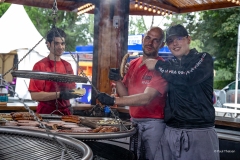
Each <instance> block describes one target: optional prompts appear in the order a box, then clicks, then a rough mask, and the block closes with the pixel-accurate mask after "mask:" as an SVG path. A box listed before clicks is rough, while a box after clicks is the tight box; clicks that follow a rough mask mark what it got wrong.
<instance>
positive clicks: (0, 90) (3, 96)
mask: <svg viewBox="0 0 240 160" xmlns="http://www.w3.org/2000/svg"><path fill="white" fill-rule="evenodd" d="M7 101H8V90H7V89H6V88H5V87H0V102H7Z"/></svg>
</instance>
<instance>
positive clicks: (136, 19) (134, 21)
mask: <svg viewBox="0 0 240 160" xmlns="http://www.w3.org/2000/svg"><path fill="white" fill-rule="evenodd" d="M146 31H147V26H146V24H145V21H144V18H143V16H130V17H129V29H128V34H129V35H137V34H143V33H146Z"/></svg>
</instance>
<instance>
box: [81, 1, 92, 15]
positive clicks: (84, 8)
mask: <svg viewBox="0 0 240 160" xmlns="http://www.w3.org/2000/svg"><path fill="white" fill-rule="evenodd" d="M94 8H95V5H93V4H92V3H87V4H85V5H83V6H81V7H79V8H78V9H77V15H80V14H83V13H86V12H88V11H91V10H93V9H94Z"/></svg>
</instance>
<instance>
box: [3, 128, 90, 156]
mask: <svg viewBox="0 0 240 160" xmlns="http://www.w3.org/2000/svg"><path fill="white" fill-rule="evenodd" d="M62 144H64V145H62ZM63 146H65V147H63ZM64 151H67V152H68V153H69V154H67V153H66V152H64ZM0 157H1V158H0V159H4V160H34V159H37V160H39V159H51V160H55V159H56V160H59V159H61V158H63V159H64V160H70V159H81V160H90V159H92V158H93V153H92V150H91V149H90V148H89V147H88V146H87V145H86V144H85V143H83V142H81V141H79V140H76V139H74V138H71V137H67V136H62V135H56V134H54V135H53V134H50V133H49V134H47V133H45V132H39V131H33V130H27V129H16V128H11V127H0Z"/></svg>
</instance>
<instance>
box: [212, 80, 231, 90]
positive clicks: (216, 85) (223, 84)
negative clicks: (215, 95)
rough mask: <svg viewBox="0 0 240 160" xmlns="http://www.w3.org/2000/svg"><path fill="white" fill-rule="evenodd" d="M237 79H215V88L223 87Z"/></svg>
mask: <svg viewBox="0 0 240 160" xmlns="http://www.w3.org/2000/svg"><path fill="white" fill-rule="evenodd" d="M233 81H235V80H225V81H214V83H213V88H214V89H223V88H224V87H225V86H226V85H228V84H229V83H231V82H233Z"/></svg>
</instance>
